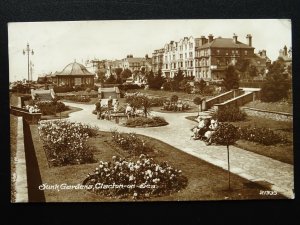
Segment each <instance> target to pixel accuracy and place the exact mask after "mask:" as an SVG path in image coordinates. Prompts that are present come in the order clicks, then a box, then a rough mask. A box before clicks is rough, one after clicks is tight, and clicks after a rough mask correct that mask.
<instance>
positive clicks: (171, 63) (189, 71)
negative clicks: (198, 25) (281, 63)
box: [153, 34, 271, 80]
mask: <svg viewBox="0 0 300 225" xmlns="http://www.w3.org/2000/svg"><path fill="white" fill-rule="evenodd" d="M246 39H247V44H244V43H242V42H240V41H238V36H237V35H235V34H234V35H233V38H222V37H218V38H214V37H213V35H211V34H210V35H209V36H208V37H207V38H206V37H205V36H201V37H200V38H193V37H189V38H188V37H184V38H183V39H181V40H180V41H179V42H175V41H171V42H170V43H167V44H166V45H165V46H164V53H163V59H162V62H163V66H162V72H163V74H164V75H165V76H166V77H170V78H172V77H174V75H175V74H176V73H177V72H178V69H180V70H182V71H183V74H184V75H185V76H194V77H195V80H200V79H204V80H219V79H222V78H223V76H224V72H225V70H226V69H227V67H228V66H229V65H235V64H236V63H237V61H238V60H240V59H248V60H249V62H250V64H251V65H254V66H255V67H257V69H258V72H259V73H261V71H263V70H264V69H265V68H266V66H267V65H268V63H270V62H271V61H270V59H269V58H268V57H267V56H266V50H262V51H260V52H259V53H258V54H255V53H254V47H252V36H251V35H250V34H248V35H247V37H246ZM161 52H162V50H160V54H162V53H161ZM158 55H159V54H158V50H155V51H154V53H153V58H155V57H157V56H158ZM155 59H156V60H154V62H153V68H159V67H157V64H158V62H159V61H158V60H157V58H155Z"/></svg>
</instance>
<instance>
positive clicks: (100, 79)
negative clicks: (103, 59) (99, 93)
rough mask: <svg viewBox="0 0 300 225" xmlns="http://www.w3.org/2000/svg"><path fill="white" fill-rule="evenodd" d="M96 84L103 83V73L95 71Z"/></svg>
mask: <svg viewBox="0 0 300 225" xmlns="http://www.w3.org/2000/svg"><path fill="white" fill-rule="evenodd" d="M97 77H98V80H97V81H98V82H100V83H103V82H104V80H105V73H104V72H103V71H100V70H98V71H97Z"/></svg>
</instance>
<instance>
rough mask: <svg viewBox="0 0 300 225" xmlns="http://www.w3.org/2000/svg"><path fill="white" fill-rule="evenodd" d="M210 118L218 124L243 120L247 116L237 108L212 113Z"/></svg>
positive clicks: (226, 108) (227, 108)
mask: <svg viewBox="0 0 300 225" xmlns="http://www.w3.org/2000/svg"><path fill="white" fill-rule="evenodd" d="M212 117H213V118H215V119H218V120H219V121H220V122H235V121H243V120H245V119H246V117H247V114H246V113H245V112H243V111H241V110H240V109H239V108H238V107H225V108H224V109H222V110H217V111H216V112H215V113H213V115H212Z"/></svg>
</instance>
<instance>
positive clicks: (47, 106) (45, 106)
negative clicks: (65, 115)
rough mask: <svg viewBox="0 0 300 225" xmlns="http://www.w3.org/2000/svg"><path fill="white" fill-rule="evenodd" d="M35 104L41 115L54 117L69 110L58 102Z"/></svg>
mask: <svg viewBox="0 0 300 225" xmlns="http://www.w3.org/2000/svg"><path fill="white" fill-rule="evenodd" d="M35 104H36V105H37V106H38V107H39V109H40V111H41V113H42V115H55V114H56V113H59V112H63V111H66V110H68V109H69V107H68V106H66V105H65V104H64V103H63V102H58V101H36V102H35Z"/></svg>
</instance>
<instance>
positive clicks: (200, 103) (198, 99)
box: [193, 97, 204, 116]
mask: <svg viewBox="0 0 300 225" xmlns="http://www.w3.org/2000/svg"><path fill="white" fill-rule="evenodd" d="M203 100H204V99H202V98H200V97H196V98H194V100H193V102H194V104H195V105H197V106H198V116H199V114H200V111H202V102H203ZM200 107H201V110H200Z"/></svg>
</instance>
